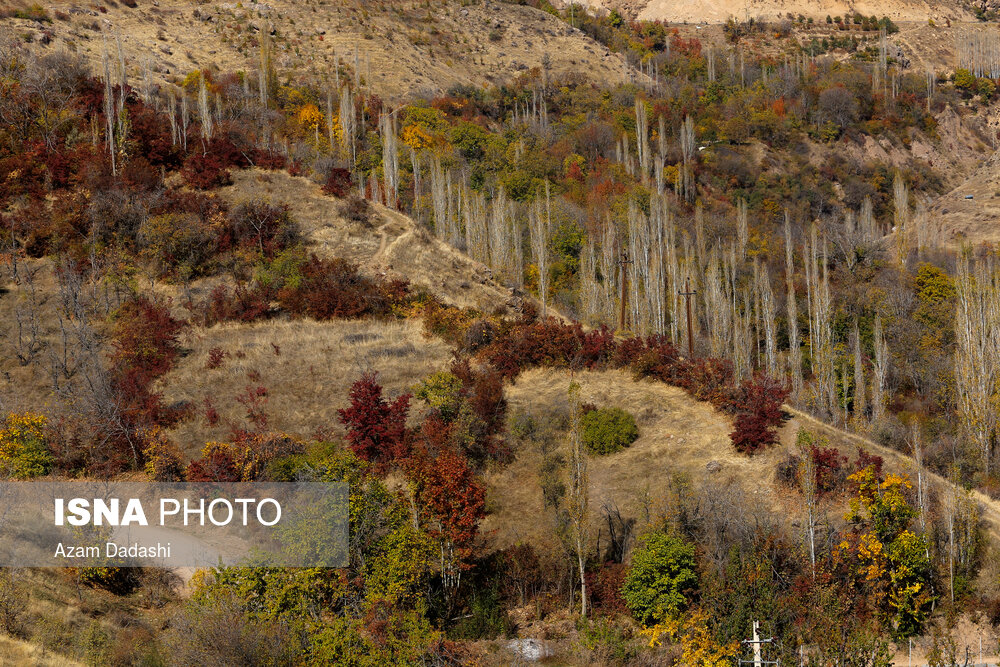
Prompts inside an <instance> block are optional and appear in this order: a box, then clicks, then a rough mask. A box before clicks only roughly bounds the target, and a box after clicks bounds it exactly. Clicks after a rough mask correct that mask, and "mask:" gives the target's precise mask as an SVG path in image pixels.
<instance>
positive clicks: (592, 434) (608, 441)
mask: <svg viewBox="0 0 1000 667" xmlns="http://www.w3.org/2000/svg"><path fill="white" fill-rule="evenodd" d="M580 425H581V428H582V431H583V433H582V435H583V444H584V446H585V447H586V448H587V450H588V451H590V452H591V453H593V454H613V453H614V452H617V451H621V450H622V449H624V448H625V447H628V446H629V445H631V444H632V443H633V442H635V440H636V438H638V437H639V428H638V427H637V426H636V425H635V418H634V417H632V415H630V414H629V413H627V412H625V411H624V410H622V409H621V408H602V409H600V410H591V411H590V412H587V413H586V414H585V415H583V419H582V420H581V424H580Z"/></svg>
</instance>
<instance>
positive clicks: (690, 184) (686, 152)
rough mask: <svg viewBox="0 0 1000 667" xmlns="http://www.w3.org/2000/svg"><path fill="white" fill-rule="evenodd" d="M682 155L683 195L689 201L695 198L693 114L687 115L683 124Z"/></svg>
mask: <svg viewBox="0 0 1000 667" xmlns="http://www.w3.org/2000/svg"><path fill="white" fill-rule="evenodd" d="M680 135H681V156H682V158H683V163H682V166H683V174H682V175H681V176H680V178H681V179H682V186H681V196H682V197H684V198H685V199H687V200H688V201H693V200H694V194H695V193H694V171H693V169H694V167H693V163H694V149H695V143H694V141H695V138H694V119H692V118H691V116H687V117H686V118H685V119H684V124H683V125H682V126H681V132H680Z"/></svg>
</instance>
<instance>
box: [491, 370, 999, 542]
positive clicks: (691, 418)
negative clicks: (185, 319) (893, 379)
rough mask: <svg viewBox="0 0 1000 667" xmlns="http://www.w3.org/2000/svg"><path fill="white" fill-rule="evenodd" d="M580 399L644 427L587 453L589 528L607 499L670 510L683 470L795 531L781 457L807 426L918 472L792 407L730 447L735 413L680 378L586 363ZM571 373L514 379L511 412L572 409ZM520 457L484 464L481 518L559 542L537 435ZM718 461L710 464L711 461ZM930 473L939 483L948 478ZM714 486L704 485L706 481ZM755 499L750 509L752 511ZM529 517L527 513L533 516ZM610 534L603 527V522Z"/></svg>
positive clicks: (798, 532) (640, 513)
mask: <svg viewBox="0 0 1000 667" xmlns="http://www.w3.org/2000/svg"><path fill="white" fill-rule="evenodd" d="M575 379H576V381H577V382H579V383H580V385H581V392H582V397H581V398H582V401H583V402H585V403H586V402H589V403H593V404H595V405H597V406H598V407H611V406H614V407H620V408H624V409H625V410H628V411H629V412H631V413H632V414H633V415H634V416H635V418H636V423H637V424H638V426H639V438H638V440H636V441H635V442H634V443H633V444H632V445H631V446H630V447H629V448H627V449H625V450H623V451H621V452H617V453H615V454H611V455H607V456H603V457H595V456H591V457H590V458H589V467H588V472H589V475H590V486H589V489H590V508H591V528H592V536H593V538H594V539H596V536H597V534H598V530H599V529H601V528H602V525H601V522H602V521H603V513H602V508H603V506H604V505H606V504H607V505H617V507H618V508H619V509H620V510H621V513H622V516H623V517H626V518H629V517H630V518H633V519H636V520H637V522H638V526H639V528H640V530H641V529H642V527H643V526H644V525H648V524H650V523H654V524H655V523H656V521H657V520H658V519H659V518H661V517H663V516H668V515H669V514H670V509H671V508H670V504H671V503H672V502H673V500H672V498H673V496H672V493H673V491H672V489H675V488H676V483H675V481H676V479H678V478H684V479H687V480H689V481H690V482H691V483H692V486H693V487H694V489H698V488H702V487H706V485H708V487H710V488H712V489H715V490H716V491H717V492H720V493H726V494H731V497H732V498H739V499H741V502H745V503H749V505H750V506H751V507H750V508H749V509H750V510H751V512H752V513H757V514H758V515H759V516H765V515H770V517H771V518H772V520H774V521H775V522H776V523H777V525H779V526H783V527H784V529H785V531H786V534H787V535H788V536H789V537H790V538H791V539H793V540H795V539H799V538H800V537H801V536H802V528H801V525H802V524H801V521H802V519H803V509H802V508H803V504H802V496H801V495H800V494H799V493H798V492H797V491H795V490H793V489H790V488H789V487H787V486H786V485H784V484H783V483H782V482H780V481H779V480H778V478H777V469H778V466H779V464H780V463H781V462H782V461H784V460H785V459H786V458H787V457H788V456H789V455H798V456H800V455H801V454H802V452H801V451H800V449H799V447H798V445H797V444H796V438H797V435H798V432H799V430H800V429H802V428H804V429H807V430H809V431H812V432H815V433H817V434H818V435H820V436H823V437H825V438H827V439H828V443H827V444H826V445H825V446H833V447H836V448H837V449H838V450H839V451H840V453H841V454H842V455H843V456H845V457H846V458H847V459H848V461H854V460H855V459H856V458H857V454H858V450H859V448H863V449H865V450H866V451H868V452H869V453H872V454H877V455H879V456H882V457H883V458H884V459H885V470H886V471H893V472H898V473H905V474H909V475H910V476H911V478H912V477H914V468H913V460H912V459H911V458H910V457H908V456H905V455H903V454H900V453H899V452H895V451H893V450H889V449H886V448H884V447H880V446H878V445H877V444H875V443H872V442H870V441H869V440H867V439H865V438H862V437H859V436H855V435H852V434H848V433H845V432H843V431H840V430H838V429H835V428H833V427H830V426H827V425H825V424H822V423H821V422H818V421H816V420H814V419H812V418H811V417H809V416H808V415H805V414H804V413H799V412H794V411H793V412H791V413H790V418H789V419H788V421H786V423H785V424H784V425H783V426H782V428H781V429H780V431H779V444H778V445H776V446H775V447H772V448H770V449H769V450H767V451H765V452H764V453H762V454H759V455H757V456H754V457H747V456H744V455H741V454H738V453H737V452H736V451H735V450H734V449H733V447H732V444H731V442H730V439H729V433H730V431H731V430H732V426H731V422H730V419H729V418H728V417H727V416H726V415H724V414H722V413H720V412H718V411H717V410H715V409H714V408H712V406H711V405H709V404H708V403H700V402H698V401H695V400H694V399H692V398H691V397H690V396H688V395H687V394H686V393H684V391H682V390H681V389H678V388H676V387H670V386H668V385H665V384H661V383H656V382H650V381H639V382H636V381H633V380H632V378H631V377H630V376H629V374H628V373H627V372H624V371H604V372H584V373H577V374H576V376H575ZM569 383H570V376H569V373H568V372H567V371H562V370H533V371H529V372H527V373H525V374H523V375H521V376H520V377H519V378H518V380H517V383H516V384H515V385H513V386H512V387H509V388H508V392H507V395H508V398H509V401H510V413H511V415H512V416H514V415H516V414H517V413H518V412H519V411H522V412H525V413H527V414H530V415H532V416H534V417H536V418H542V419H546V418H548V419H550V420H551V419H552V416H553V415H555V416H556V417H557V419H556V421H557V422H558V416H559V415H562V416H563V417H565V415H568V400H567V389H568V387H569ZM560 427H561V429H562V430H561V431H560V435H561V436H562V437H561V438H559V439H558V441H557V442H558V445H557V450H556V451H558V452H560V453H561V454H562V455H563V456H564V457H567V456H568V453H569V448H568V441H567V433H566V431H565V420H564V421H563V423H562V424H561V425H560ZM519 447H520V448H519V450H518V451H517V458H516V460H515V461H514V462H513V463H512V464H511V465H509V466H508V467H506V468H504V469H502V470H499V471H492V472H490V473H487V476H486V481H487V484H488V499H489V507H490V510H491V511H492V514H491V515H490V516H489V517H488V518H487V519H486V521H485V523H484V533H485V534H487V535H491V539H492V540H493V541H494V542H495V544H496V546H497V547H503V546H507V545H510V544H515V543H517V542H521V541H526V542H531V543H533V544H536V545H549V546H550V547H555V546H556V545H555V532H554V527H555V524H554V518H553V516H552V513H551V512H548V511H546V510H545V508H544V506H543V501H542V491H541V485H540V474H539V470H540V466H541V463H542V459H543V454H542V452H541V450H540V446H539V445H536V444H533V443H531V442H522V443H520V444H519ZM710 464H711V465H710ZM929 477H931V478H933V483H934V484H936V485H940V484H946V482H945V481H944V480H941V479H939V478H936V476H933V475H930V476H929ZM706 488H707V487H706ZM848 500H849V498H848V494H847V491H846V489H845V490H844V491H842V492H840V493H834V494H828V495H827V496H824V497H823V498H822V499H821V500H820V505H819V511H820V513H821V515H822V516H823V517H824V519H825V520H826V521H828V522H829V524H830V525H831V527H834V528H836V527H838V526H841V525H843V522H844V515H845V511H846V509H847V503H848ZM977 500H979V501H980V503H982V504H983V505H984V507H985V509H986V515H985V516H984V518H985V519H986V520H987V522H988V523H989V524H990V526H991V527H993V526H994V525H1000V524H997V518H998V517H1000V504H998V503H995V502H993V501H990V500H989V499H988V498H985V497H984V496H981V494H980V495H979V496H977ZM747 509H748V508H743V510H744V511H746V510H747ZM526 518H528V520H526ZM605 537H606V528H605Z"/></svg>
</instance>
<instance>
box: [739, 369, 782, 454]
mask: <svg viewBox="0 0 1000 667" xmlns="http://www.w3.org/2000/svg"><path fill="white" fill-rule="evenodd" d="M788 391H789V390H788V389H787V388H786V387H784V386H782V385H781V384H779V383H778V382H777V381H776V380H774V379H772V378H769V377H767V376H766V375H756V376H754V377H753V378H751V379H749V380H745V381H744V382H743V384H741V385H740V387H739V389H738V390H737V391H736V392H735V396H734V398H733V400H732V402H731V404H730V408H731V410H732V411H733V412H735V413H736V418H735V420H734V424H733V425H734V427H735V428H734V430H733V432H732V433H730V434H729V437H730V439H731V440H732V442H733V446H734V447H735V448H736V451H738V452H742V453H744V454H750V455H752V454H755V453H757V452H758V451H760V450H761V449H764V448H765V447H768V446H770V445H772V444H774V443H775V442H776V441H777V439H778V434H777V432H776V431H775V428H777V427H778V426H779V425H780V424H781V422H782V421H783V420H784V413H783V412H782V410H781V406H782V404H783V403H784V402H785V398H786V397H787V396H788Z"/></svg>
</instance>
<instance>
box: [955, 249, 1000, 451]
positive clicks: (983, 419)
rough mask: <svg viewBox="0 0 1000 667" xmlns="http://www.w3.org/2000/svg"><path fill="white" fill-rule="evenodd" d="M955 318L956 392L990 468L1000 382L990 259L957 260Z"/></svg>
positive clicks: (995, 285)
mask: <svg viewBox="0 0 1000 667" xmlns="http://www.w3.org/2000/svg"><path fill="white" fill-rule="evenodd" d="M955 286H956V292H957V295H956V296H957V312H956V317H955V335H956V346H955V389H956V393H957V395H958V414H959V418H960V419H961V421H962V429H963V431H964V432H965V434H966V436H967V437H968V438H969V439H971V440H972V442H973V443H974V444H975V445H976V447H977V448H978V449H979V451H980V453H981V454H982V457H983V465H984V468H985V469H986V470H987V471H988V470H989V469H990V463H991V457H992V451H993V444H994V442H995V440H996V435H997V425H998V411H997V409H996V405H997V399H998V395H997V385H998V381H1000V357H998V354H997V350H998V349H1000V281H998V276H997V270H996V267H995V265H994V264H993V260H992V259H984V260H982V261H980V262H979V263H977V264H972V265H970V262H969V258H968V257H967V256H965V255H963V256H962V257H960V258H959V262H958V277H957V280H956V283H955Z"/></svg>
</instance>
